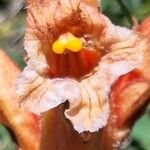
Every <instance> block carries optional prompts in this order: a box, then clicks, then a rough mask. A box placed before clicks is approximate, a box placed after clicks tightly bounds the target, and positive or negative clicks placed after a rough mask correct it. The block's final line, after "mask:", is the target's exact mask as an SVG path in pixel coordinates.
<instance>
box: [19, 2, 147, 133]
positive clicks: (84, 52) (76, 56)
mask: <svg viewBox="0 0 150 150" xmlns="http://www.w3.org/2000/svg"><path fill="white" fill-rule="evenodd" d="M27 8H28V9H27V28H26V35H25V49H26V51H27V53H28V57H29V61H28V62H27V67H26V68H25V69H24V71H23V73H22V75H21V76H20V77H19V78H18V80H17V93H18V95H19V96H20V100H21V101H20V105H21V107H22V108H23V109H26V110H29V111H32V112H34V113H36V114H40V113H42V112H45V111H48V110H50V109H52V108H54V107H56V106H58V105H60V104H62V103H64V102H66V101H68V102H69V108H68V109H66V110H65V117H66V118H68V119H69V120H70V121H71V123H72V125H73V127H74V129H75V130H77V131H78V132H79V133H82V132H84V131H90V132H95V131H98V130H99V129H100V128H103V127H104V126H105V125H106V124H107V121H108V117H109V111H110V108H109V95H110V92H111V86H112V85H113V84H114V82H115V81H116V80H117V79H118V78H119V77H120V76H122V75H125V74H127V73H129V72H131V71H133V70H134V69H136V68H140V67H141V66H142V63H143V57H144V54H143V51H144V50H146V49H147V40H146V39H144V38H142V37H140V36H139V35H138V34H136V32H134V31H131V30H129V29H127V28H124V27H119V26H115V25H113V24H112V23H111V22H110V20H109V19H108V18H107V17H105V16H104V15H102V14H101V13H99V11H98V10H97V9H96V8H94V7H92V6H90V5H89V4H88V3H86V2H85V1H78V0H73V1H71V0H58V1H50V0H45V1H44V2H43V1H42V2H41V1H38V0H37V1H36V0H35V1H34V0H33V1H30V2H29V4H28V6H27ZM68 33H69V34H71V35H72V36H73V37H75V39H78V40H79V41H81V43H82V47H81V48H79V50H78V51H77V52H74V50H75V49H74V48H73V50H72V49H71V47H72V46H73V45H71V46H70V45H69V46H67V43H68V41H69V40H70V39H69V38H68V36H67V35H68ZM62 41H65V42H64V43H63V42H62ZM55 42H58V43H57V45H56V47H57V48H56V47H55V48H56V49H55V48H54V44H56V43H55ZM62 43H63V44H62ZM72 44H74V43H72ZM53 48H54V49H53ZM55 52H60V54H56V53H55Z"/></svg>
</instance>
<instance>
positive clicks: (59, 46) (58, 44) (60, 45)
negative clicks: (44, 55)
mask: <svg viewBox="0 0 150 150" xmlns="http://www.w3.org/2000/svg"><path fill="white" fill-rule="evenodd" d="M52 49H53V51H54V52H55V53H56V54H63V53H64V51H65V43H64V42H62V41H61V40H59V39H58V40H57V41H55V42H54V44H53V47H52Z"/></svg>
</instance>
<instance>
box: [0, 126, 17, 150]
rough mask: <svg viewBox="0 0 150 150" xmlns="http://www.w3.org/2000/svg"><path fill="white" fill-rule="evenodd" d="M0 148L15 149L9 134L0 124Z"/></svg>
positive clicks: (1, 149)
mask: <svg viewBox="0 0 150 150" xmlns="http://www.w3.org/2000/svg"><path fill="white" fill-rule="evenodd" d="M0 150H16V146H15V143H14V142H13V140H12V137H11V135H10V134H9V132H8V130H7V129H6V128H5V127H4V126H3V125H0Z"/></svg>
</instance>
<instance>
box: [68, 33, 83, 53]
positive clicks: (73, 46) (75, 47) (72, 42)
mask: <svg viewBox="0 0 150 150" xmlns="http://www.w3.org/2000/svg"><path fill="white" fill-rule="evenodd" d="M66 48H67V49H69V50H71V51H73V52H78V51H80V50H81V48H82V41H81V39H79V38H77V37H75V36H73V35H71V36H69V38H68V40H67V44H66Z"/></svg>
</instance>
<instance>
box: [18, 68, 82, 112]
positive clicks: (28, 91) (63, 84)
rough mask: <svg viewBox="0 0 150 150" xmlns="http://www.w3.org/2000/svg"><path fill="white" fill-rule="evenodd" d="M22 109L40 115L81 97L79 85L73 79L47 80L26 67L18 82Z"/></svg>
mask: <svg viewBox="0 0 150 150" xmlns="http://www.w3.org/2000/svg"><path fill="white" fill-rule="evenodd" d="M16 88H17V90H16V92H17V94H18V95H19V96H20V99H21V102H20V106H21V108H23V109H25V110H28V111H31V112H34V113H35V114H40V113H41V112H44V111H47V110H49V109H51V108H54V107H56V106H58V105H59V104H61V103H64V102H65V101H66V100H68V99H69V100H70V101H72V102H73V101H75V100H77V99H79V97H80V90H79V87H78V84H77V82H76V81H75V80H72V79H67V78H66V79H57V78H55V79H45V78H43V77H41V76H39V75H38V74H37V73H36V72H35V71H34V70H32V69H31V68H30V67H26V68H25V70H24V71H23V73H22V74H21V76H20V77H19V78H18V79H17V82H16Z"/></svg>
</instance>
